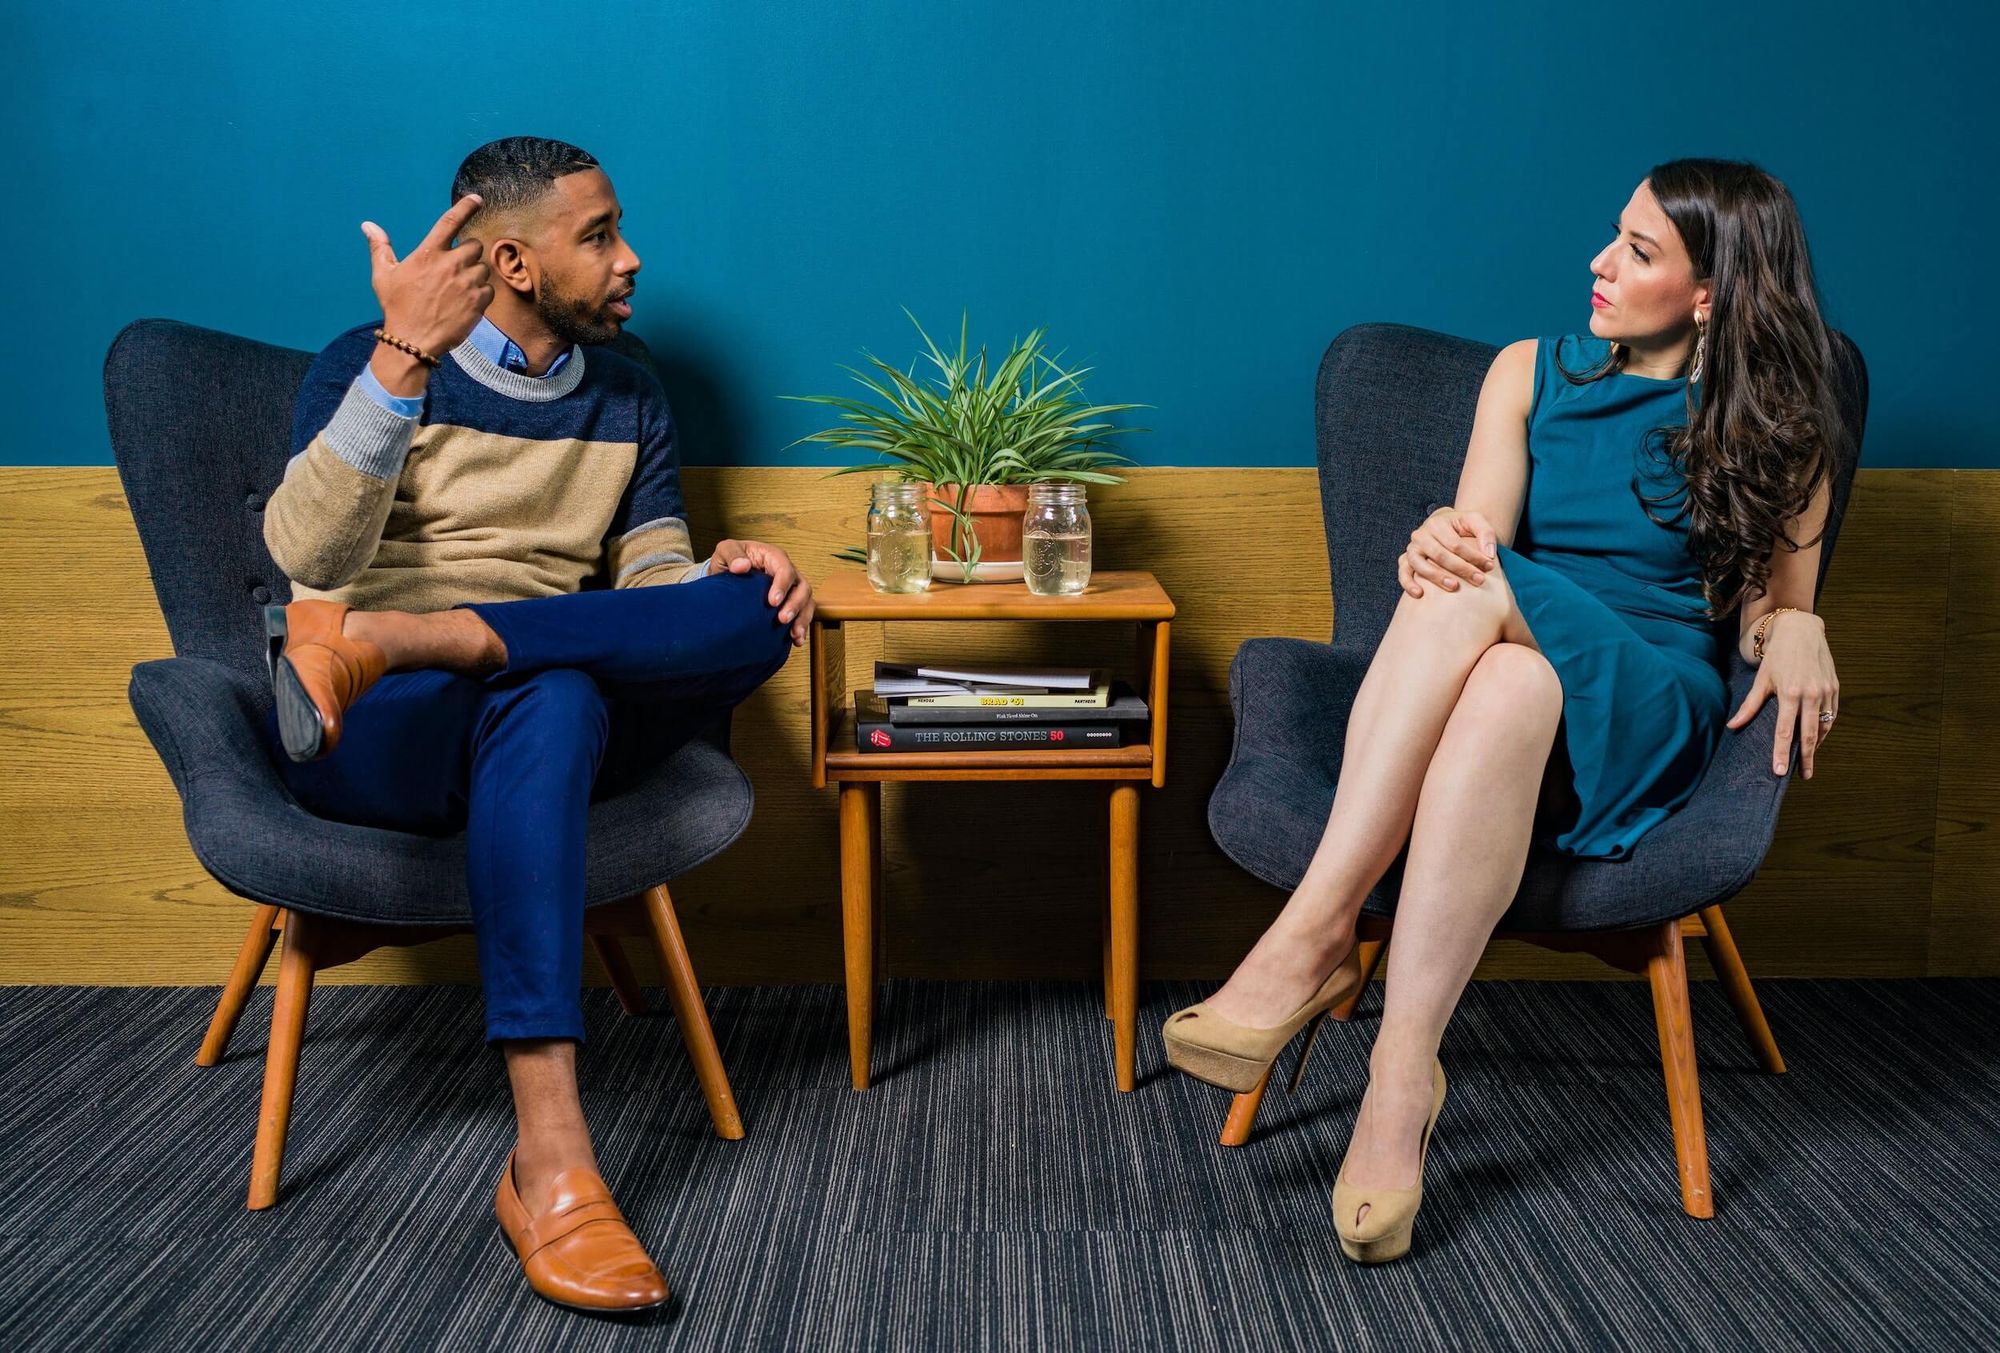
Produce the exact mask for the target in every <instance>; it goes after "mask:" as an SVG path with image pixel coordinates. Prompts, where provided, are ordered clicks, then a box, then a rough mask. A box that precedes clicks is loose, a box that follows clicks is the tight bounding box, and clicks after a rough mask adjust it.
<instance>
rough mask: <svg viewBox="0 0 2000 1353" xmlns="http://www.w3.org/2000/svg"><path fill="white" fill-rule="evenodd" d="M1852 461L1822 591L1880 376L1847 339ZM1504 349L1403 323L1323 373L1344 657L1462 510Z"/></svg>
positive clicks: (1352, 345) (1326, 494) (1330, 544)
mask: <svg viewBox="0 0 2000 1353" xmlns="http://www.w3.org/2000/svg"><path fill="white" fill-rule="evenodd" d="M1833 340H1834V356H1835V359H1836V361H1837V362H1838V363H1839V365H1840V366H1841V368H1842V371H1841V380H1840V386H1839V396H1840V404H1841V414H1842V418H1843V420H1844V422H1845V423H1846V425H1847V429H1848V432H1849V436H1848V439H1847V442H1848V447H1847V453H1846V455H1845V457H1844V458H1843V460H1842V462H1841V463H1840V464H1838V465H1835V466H1834V467H1833V484H1832V489H1833V510H1832V513H1831V515H1830V517H1829V519H1828V521H1827V526H1826V538H1825V540H1824V542H1823V545H1822V548H1821V550H1820V563H1819V569H1820V572H1819V583H1820V585H1821V586H1823V585H1824V584H1825V582H1826V569H1827V565H1828V564H1829V563H1830V562H1831V561H1832V559H1833V545H1834V540H1835V538H1836V537H1837V536H1838V535H1839V534H1840V523H1841V520H1842V518H1843V517H1844V516H1845V515H1846V511H1847V500H1848V495H1849V493H1850V491H1851V490H1852V488H1853V484H1854V470H1855V466H1856V464H1857V463H1858V461H1859V459H1860V453H1861V434H1862V430H1863V428H1864V426H1865V425H1866V423H1867V418H1868V368H1867V365H1866V364H1865V363H1864V362H1863V361H1862V359H1861V352H1860V350H1859V349H1858V348H1856V347H1855V346H1854V343H1853V341H1852V340H1850V339H1849V338H1848V337H1847V336H1846V335H1845V334H1841V333H1835V334H1834V335H1833ZM1498 351H1499V349H1498V348H1495V347H1493V346H1492V345H1491V344H1487V343H1477V342H1474V341H1473V340H1471V339H1466V338H1454V337H1452V336H1451V335H1449V334H1441V333H1435V332H1433V331H1431V330H1428V329H1414V328H1410V327H1408V326H1406V325H1401V324H1357V325H1355V326H1354V327H1353V328H1351V329H1348V330H1346V331H1345V332H1343V333H1342V334H1341V335H1340V336H1339V337H1337V338H1335V339H1334V340H1333V342H1332V344H1331V345H1329V346H1328V348H1327V350H1326V356H1325V357H1324V358H1323V359H1322V360H1321V362H1320V368H1319V387H1318V399H1317V424H1318V438H1319V492H1320V511H1321V515H1322V518H1323V519H1324V521H1325V524H1326V553H1327V560H1328V563H1329V564H1330V565H1331V566H1332V572H1333V606H1334V640H1333V642H1334V646H1335V647H1337V648H1351V649H1357V650H1360V651H1362V652H1368V653H1372V652H1373V651H1374V650H1375V648H1376V646H1377V645H1378V644H1380V643H1381V641H1382V634H1383V632H1384V631H1385V630H1387V629H1388V628H1389V617H1390V615H1391V614H1392V613H1393V612H1394V611H1395V609H1396V599H1397V597H1398V596H1400V595H1401V593H1400V592H1399V590H1398V589H1397V586H1396V556H1397V555H1399V554H1401V553H1402V552H1403V547H1404V545H1405V544H1407V543H1408V541H1409V536H1410V531H1411V530H1412V529H1413V528H1414V527H1415V526H1416V524H1417V523H1418V522H1420V521H1422V520H1423V518H1424V517H1425V515H1426V514H1427V513H1428V512H1429V511H1430V510H1431V508H1432V506H1433V505H1439V504H1446V503H1450V502H1451V501H1452V500H1453V498H1454V497H1455V495H1456V494H1457V492H1458V474H1459V469H1460V467H1461V466H1462V465H1463V464H1464V461H1465V449H1466V443H1467V441H1468V440H1469V439H1470V437H1471V435H1472V415H1473V411H1474V409H1475V408H1476V407H1477V405H1478V403H1479V387H1480V385H1481V384H1482V383H1483V382H1484V381H1485V379H1486V369H1487V368H1488V367H1489V366H1491V365H1492V363H1493V358H1494V355H1495V354H1496V353H1498Z"/></svg>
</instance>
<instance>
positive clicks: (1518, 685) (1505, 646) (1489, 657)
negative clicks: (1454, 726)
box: [1458, 642, 1563, 727]
mask: <svg viewBox="0 0 2000 1353" xmlns="http://www.w3.org/2000/svg"><path fill="white" fill-rule="evenodd" d="M1458 699H1459V705H1460V706H1461V707H1463V706H1464V705H1465V703H1466V701H1468V700H1471V701H1475V702H1477V704H1478V705H1479V707H1481V708H1482V709H1490V710H1491V711H1492V713H1493V715H1494V716H1495V717H1496V718H1499V717H1504V718H1509V719H1532V720H1534V721H1535V722H1537V723H1545V724H1546V725H1547V726H1549V727H1553V726H1554V725H1555V722H1556V720H1557V719H1559V718H1560V717H1562V706H1563V692H1562V680H1561V679H1560V678H1559V677H1557V675H1556V669H1555V668H1554V667H1552V666H1550V665H1549V660H1548V659H1547V658H1545V657H1543V656H1542V655H1541V654H1540V653H1539V652H1537V651H1536V650H1535V649H1532V648H1530V647H1528V646H1527V645H1526V644H1516V643H1505V642H1503V643H1497V644H1494V645H1493V646H1492V647H1491V648H1489V649H1487V650H1486V652H1485V653H1483V654H1481V655H1480V658H1479V661H1478V662H1476V663H1474V664H1473V667H1472V674H1471V675H1470V676H1468V677H1467V678H1466V679H1465V689H1464V691H1463V692H1461V693H1460V695H1459V698H1458Z"/></svg>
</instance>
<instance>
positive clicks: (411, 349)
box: [375, 329, 438, 366]
mask: <svg viewBox="0 0 2000 1353" xmlns="http://www.w3.org/2000/svg"><path fill="white" fill-rule="evenodd" d="M375 341H376V342H377V343H387V344H388V345H389V346H390V347H392V348H394V349H396V351H398V352H407V353H409V354H410V356H412V357H414V358H416V359H417V360H418V361H419V362H422V363H423V364H424V365H425V366H436V365H437V364H438V359H437V358H435V357H433V356H431V355H430V354H429V353H428V352H425V351H424V350H423V349H422V348H420V347H418V346H417V345H416V344H415V343H408V342H405V341H404V340H402V339H400V338H398V337H396V335H394V334H392V333H390V332H389V331H388V330H387V329H377V330H376V331H375Z"/></svg>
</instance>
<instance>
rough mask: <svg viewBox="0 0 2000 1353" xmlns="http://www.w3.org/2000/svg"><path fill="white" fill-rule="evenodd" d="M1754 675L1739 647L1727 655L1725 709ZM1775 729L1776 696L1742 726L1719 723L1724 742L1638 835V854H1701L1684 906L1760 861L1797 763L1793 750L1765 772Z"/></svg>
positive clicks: (1746, 690) (1701, 901)
mask: <svg viewBox="0 0 2000 1353" xmlns="http://www.w3.org/2000/svg"><path fill="white" fill-rule="evenodd" d="M1756 677H1757V669H1756V668H1754V667H1752V666H1750V664H1749V663H1747V662H1745V661H1743V659H1742V657H1741V655H1737V654H1732V655H1731V658H1730V668H1729V695H1728V702H1729V703H1728V707H1727V708H1728V712H1729V713H1731V714H1733V713H1735V712H1736V708H1737V706H1739V705H1741V704H1742V703H1743V701H1744V699H1745V698H1746V697H1747V696H1748V695H1749V694H1750V687H1751V684H1752V683H1753V682H1754V681H1755V680H1756ZM1777 734H1778V702H1777V701H1776V700H1771V701H1768V702H1766V703H1765V705H1764V708H1762V709H1760V710H1758V711H1757V717H1756V718H1754V719H1752V720H1751V721H1750V722H1749V723H1748V724H1747V725H1745V726H1744V727H1742V728H1740V729H1734V730H1731V729H1724V730H1723V733H1722V745H1721V746H1720V747H1718V748H1716V751H1715V756H1714V758H1713V759H1712V760H1711V761H1710V762H1709V763H1708V770H1707V772H1706V773H1705V774H1704V775H1703V776H1702V780H1701V784H1700V785H1699V786H1698V787H1696V789H1695V792H1694V797H1693V798H1691V799H1689V800H1688V802H1687V804H1686V805H1685V806H1683V807H1682V808H1681V809H1680V810H1679V811H1678V812H1675V813H1672V814H1670V815H1669V816H1668V817H1667V820H1666V821H1664V822H1662V823H1661V824H1660V825H1659V826H1657V827H1655V828H1654V829H1653V830H1652V831H1651V832H1648V833H1647V835H1646V839H1645V840H1643V841H1641V842H1640V843H1639V846H1638V852H1637V854H1639V855H1645V856H1650V857H1656V858H1659V857H1664V858H1672V859H1680V860H1685V861H1698V862H1699V866H1698V867H1699V868H1700V870H1701V873H1702V878H1701V880H1700V883H1701V886H1699V887H1694V888H1691V889H1690V890H1689V894H1688V896H1689V906H1688V910H1690V911H1692V910H1695V909H1696V908H1697V907H1703V906H1708V905H1709V904H1711V903H1715V902H1722V901H1725V900H1727V899H1728V898H1730V897H1733V896H1735V895H1736V894H1737V893H1738V892H1741V891H1742V890H1743V888H1744V887H1746V886H1747V885H1748V884H1749V882H1750V880H1751V879H1752V878H1754V877H1756V874H1757V870H1758V868H1759V867H1760V866H1761V865H1762V864H1763V863H1764V856H1765V854H1766V853H1767V852H1768V851H1769V850H1770V848H1771V838H1772V836H1773V835H1774V834H1775V833H1776V831H1777V827H1778V806H1779V804H1780V803H1782V802H1783V801H1784V797H1785V786H1786V784H1787V783H1788V782H1789V781H1790V779H1791V773H1792V772H1793V771H1796V770H1797V769H1798V758H1797V757H1796V756H1795V757H1793V758H1792V764H1791V765H1790V766H1789V767H1787V769H1786V773H1785V774H1784V775H1773V774H1772V773H1771V744H1772V742H1773V741H1774V740H1775V739H1776V737H1777ZM1635 858H1636V856H1635ZM1693 881H1694V880H1692V879H1690V880H1688V882H1690V883H1692V882H1693Z"/></svg>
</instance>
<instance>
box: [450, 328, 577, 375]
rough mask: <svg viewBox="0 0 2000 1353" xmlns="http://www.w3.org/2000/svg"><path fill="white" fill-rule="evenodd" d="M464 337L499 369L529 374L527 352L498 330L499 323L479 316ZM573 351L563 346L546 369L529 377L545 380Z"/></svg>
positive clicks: (553, 373)
mask: <svg viewBox="0 0 2000 1353" xmlns="http://www.w3.org/2000/svg"><path fill="white" fill-rule="evenodd" d="M466 338H467V341H469V342H470V343H471V344H472V346H473V347H474V348H475V349H477V350H478V353H479V355H480V356H481V357H484V358H485V359H486V360H487V361H489V362H491V363H493V365H495V366H497V367H499V368H500V369H501V370H503V371H517V372H519V373H520V374H521V375H523V376H529V371H528V357H527V354H526V353H524V352H522V351H521V349H520V346H519V345H518V344H516V343H515V342H514V340H513V339H511V338H509V337H507V335H506V334H504V333H502V332H501V331H500V326H499V325H497V324H495V323H494V322H493V321H492V320H490V319H488V318H486V316H484V315H481V316H480V317H479V323H477V324H475V325H474V326H473V327H472V332H471V333H470V334H468V335H466ZM574 351H575V349H574V348H564V349H563V350H562V351H561V352H559V353H557V354H556V359H555V360H554V361H553V362H550V363H549V369H548V370H547V371H544V372H542V373H541V375H539V376H530V379H532V380H547V379H548V378H549V377H550V376H553V375H555V374H556V372H558V371H561V370H562V369H563V363H564V362H567V361H568V360H569V356H570V353H572V352H574Z"/></svg>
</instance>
